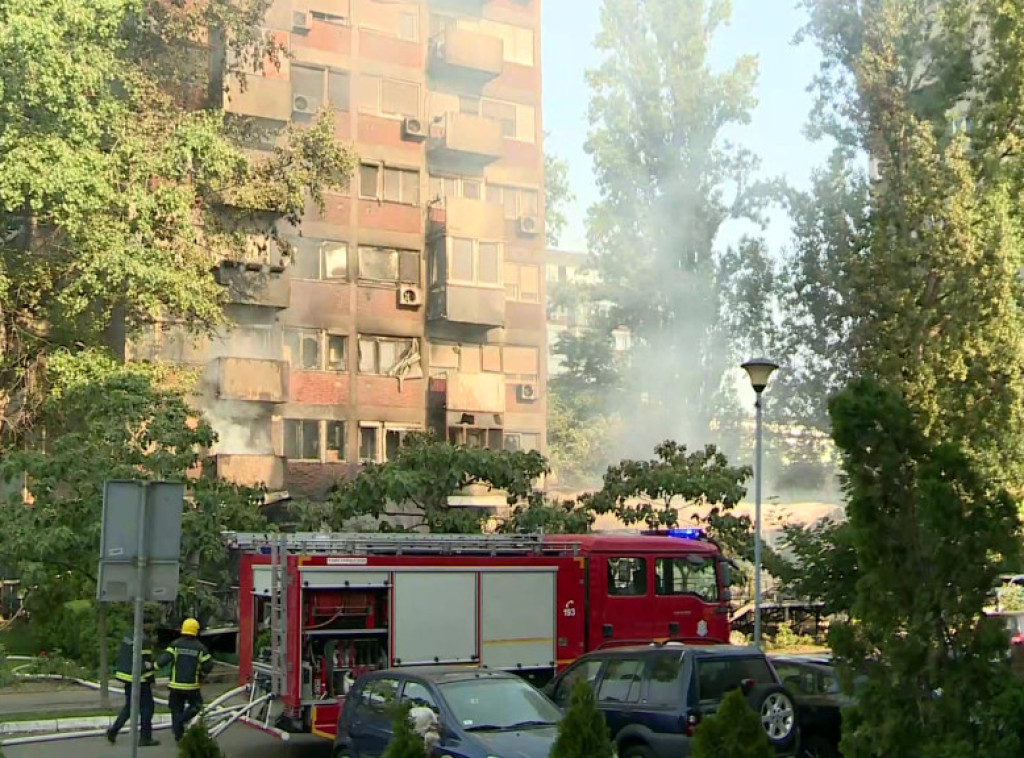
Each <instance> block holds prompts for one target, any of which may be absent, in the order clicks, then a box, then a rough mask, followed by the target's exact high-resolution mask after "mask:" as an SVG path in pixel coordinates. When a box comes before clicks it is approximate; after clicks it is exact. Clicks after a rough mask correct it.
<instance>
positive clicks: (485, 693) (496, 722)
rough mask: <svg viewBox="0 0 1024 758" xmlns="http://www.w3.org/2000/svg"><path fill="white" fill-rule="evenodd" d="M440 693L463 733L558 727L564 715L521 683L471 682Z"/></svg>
mask: <svg viewBox="0 0 1024 758" xmlns="http://www.w3.org/2000/svg"><path fill="white" fill-rule="evenodd" d="M439 689H440V690H441V694H442V695H443V696H444V699H445V702H446V703H447V704H448V707H449V708H450V709H451V711H452V714H454V716H455V718H456V719H457V720H458V722H459V724H460V725H461V726H462V728H463V729H470V730H478V731H490V730H493V731H500V730H503V729H521V728H528V727H535V726H548V725H551V724H556V723H558V720H559V719H560V718H561V712H560V711H559V710H558V708H556V707H555V706H554V704H552V703H551V702H550V701H549V700H548V699H547V698H545V697H544V695H542V694H541V693H540V692H538V691H537V690H535V689H534V688H533V687H531V686H530V685H529V684H527V683H526V682H524V681H522V680H519V679H469V680H465V681H461V682H449V683H447V684H442V685H440V687H439Z"/></svg>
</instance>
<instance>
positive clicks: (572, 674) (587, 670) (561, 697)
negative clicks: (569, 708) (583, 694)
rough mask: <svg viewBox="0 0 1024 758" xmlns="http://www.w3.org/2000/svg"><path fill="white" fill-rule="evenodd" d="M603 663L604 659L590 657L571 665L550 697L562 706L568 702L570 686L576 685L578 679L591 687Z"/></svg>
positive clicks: (570, 691) (570, 692)
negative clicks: (552, 696)
mask: <svg viewBox="0 0 1024 758" xmlns="http://www.w3.org/2000/svg"><path fill="white" fill-rule="evenodd" d="M603 663H604V661H603V660H602V659H600V658H592V659H590V660H588V661H581V662H580V663H577V664H576V665H575V666H573V667H571V668H570V669H569V670H568V671H566V672H565V674H564V675H563V676H562V678H561V679H560V680H559V682H558V684H557V685H556V686H555V692H554V698H552V699H553V700H554V701H555V702H556V703H557V704H558V705H560V706H562V707H563V708H564V707H565V706H566V705H567V704H568V703H569V696H570V695H571V694H572V688H573V687H575V686H576V682H578V681H579V680H580V679H582V680H583V681H585V682H586V683H587V684H589V685H590V687H591V689H593V687H594V681H595V680H596V679H597V675H598V673H599V672H600V671H601V665H602V664H603Z"/></svg>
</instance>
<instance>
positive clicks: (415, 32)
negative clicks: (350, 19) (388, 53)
mask: <svg viewBox="0 0 1024 758" xmlns="http://www.w3.org/2000/svg"><path fill="white" fill-rule="evenodd" d="M419 22H420V17H419V13H418V12H417V11H416V9H415V5H414V4H412V3H398V2H393V0H388V2H383V3H381V2H375V3H371V4H368V5H367V6H366V7H364V9H363V12H362V14H361V15H360V17H359V25H360V26H361V27H363V28H365V29H369V30H371V31H374V32H377V33H379V34H384V35H387V36H389V37H397V38H398V39H400V40H405V41H407V42H419V39H420V30H419Z"/></svg>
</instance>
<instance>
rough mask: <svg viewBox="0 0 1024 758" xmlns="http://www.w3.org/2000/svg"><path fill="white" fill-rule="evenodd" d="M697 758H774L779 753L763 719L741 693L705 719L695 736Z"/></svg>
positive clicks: (728, 697) (734, 693) (727, 698)
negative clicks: (774, 747)
mask: <svg viewBox="0 0 1024 758" xmlns="http://www.w3.org/2000/svg"><path fill="white" fill-rule="evenodd" d="M691 749H692V751H693V753H692V754H693V758H721V756H726V755H727V756H729V758H772V756H773V755H775V751H774V750H773V749H772V746H771V743H769V742H768V736H767V735H766V734H765V732H764V727H762V726H761V719H760V717H759V716H758V715H757V713H756V712H755V711H754V709H753V708H751V707H750V706H749V705H748V704H747V699H746V698H745V697H744V696H743V693H742V692H740V691H739V690H733V691H732V692H730V693H729V694H728V695H726V696H725V697H724V698H722V703H721V705H719V706H718V710H717V711H715V713H713V714H711V715H710V716H705V717H704V718H703V719H702V720H701V722H700V723H699V724H698V725H697V729H696V730H695V731H694V734H693V745H692V748H691Z"/></svg>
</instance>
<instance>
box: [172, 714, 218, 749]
mask: <svg viewBox="0 0 1024 758" xmlns="http://www.w3.org/2000/svg"><path fill="white" fill-rule="evenodd" d="M178 757H179V758H224V751H223V750H221V748H220V745H218V744H217V740H215V739H214V738H213V737H212V735H211V734H210V732H209V730H208V729H207V727H206V722H205V721H203V719H201V718H200V719H199V720H198V721H195V722H194V723H193V724H192V725H191V726H190V727H189V728H188V729H186V730H185V734H183V735H182V737H181V742H179V743H178Z"/></svg>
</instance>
